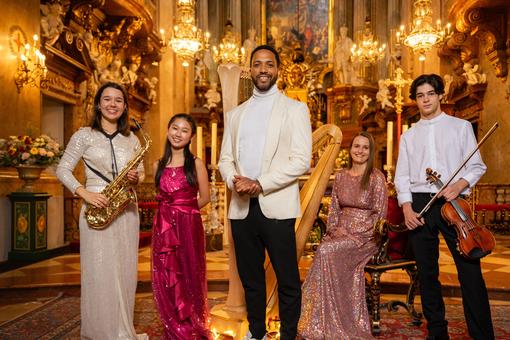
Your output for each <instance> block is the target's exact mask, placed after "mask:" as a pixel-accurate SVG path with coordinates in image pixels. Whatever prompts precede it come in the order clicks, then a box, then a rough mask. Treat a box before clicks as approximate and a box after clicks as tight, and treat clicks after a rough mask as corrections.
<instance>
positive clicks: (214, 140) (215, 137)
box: [211, 123, 218, 165]
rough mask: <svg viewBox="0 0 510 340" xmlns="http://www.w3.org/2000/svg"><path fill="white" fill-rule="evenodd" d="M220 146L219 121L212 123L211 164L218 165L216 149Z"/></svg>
mask: <svg viewBox="0 0 510 340" xmlns="http://www.w3.org/2000/svg"><path fill="white" fill-rule="evenodd" d="M217 148H218V123H212V124H211V164H212V165H216V149H217Z"/></svg>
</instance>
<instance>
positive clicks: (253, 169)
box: [239, 84, 278, 179]
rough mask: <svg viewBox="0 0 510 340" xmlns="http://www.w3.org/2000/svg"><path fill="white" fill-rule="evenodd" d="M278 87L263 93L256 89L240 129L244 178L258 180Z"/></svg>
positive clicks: (240, 148) (240, 158)
mask: <svg viewBox="0 0 510 340" xmlns="http://www.w3.org/2000/svg"><path fill="white" fill-rule="evenodd" d="M277 93H278V87H277V86H276V84H275V85H273V86H272V87H271V88H270V89H269V90H268V91H266V92H261V91H259V90H258V89H257V88H256V87H255V88H254V89H253V96H252V97H251V98H250V102H249V103H248V106H247V107H246V111H245V113H244V115H243V118H242V120H241V123H240V127H239V165H240V167H241V169H242V171H241V172H242V174H243V176H246V177H248V178H251V179H257V178H258V177H259V176H260V171H261V169H262V154H263V152H264V146H265V144H266V132H267V129H268V124H269V116H270V114H271V110H272V108H273V103H274V100H275V98H276V94H277Z"/></svg>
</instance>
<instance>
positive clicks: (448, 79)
mask: <svg viewBox="0 0 510 340" xmlns="http://www.w3.org/2000/svg"><path fill="white" fill-rule="evenodd" d="M443 80H444V96H443V101H445V102H446V101H448V99H449V98H450V95H451V93H450V91H451V87H452V82H453V76H452V75H450V74H445V75H444V76H443Z"/></svg>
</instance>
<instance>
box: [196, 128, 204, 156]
mask: <svg viewBox="0 0 510 340" xmlns="http://www.w3.org/2000/svg"><path fill="white" fill-rule="evenodd" d="M203 147H204V133H203V128H202V127H201V126H197V157H198V158H200V159H202V157H203V154H202V150H203Z"/></svg>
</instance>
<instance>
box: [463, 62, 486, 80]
mask: <svg viewBox="0 0 510 340" xmlns="http://www.w3.org/2000/svg"><path fill="white" fill-rule="evenodd" d="M462 68H463V69H464V73H463V74H462V75H463V76H464V77H466V80H467V83H468V85H476V84H485V83H486V82H487V75H486V74H485V73H481V70H480V67H479V66H478V64H475V65H472V64H471V63H464V66H463V67H462ZM478 72H480V73H478Z"/></svg>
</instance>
